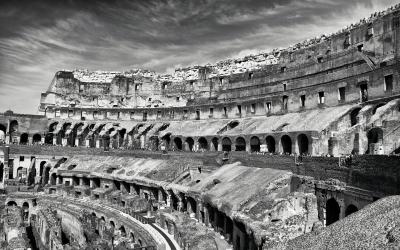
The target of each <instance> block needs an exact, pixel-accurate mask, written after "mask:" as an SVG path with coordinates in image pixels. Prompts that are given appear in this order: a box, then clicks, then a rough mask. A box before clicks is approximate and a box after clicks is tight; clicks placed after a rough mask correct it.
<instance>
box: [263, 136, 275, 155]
mask: <svg viewBox="0 0 400 250" xmlns="http://www.w3.org/2000/svg"><path fill="white" fill-rule="evenodd" d="M265 142H266V143H267V149H268V152H269V153H275V139H274V137H272V136H270V135H269V136H267V138H266V139H265Z"/></svg>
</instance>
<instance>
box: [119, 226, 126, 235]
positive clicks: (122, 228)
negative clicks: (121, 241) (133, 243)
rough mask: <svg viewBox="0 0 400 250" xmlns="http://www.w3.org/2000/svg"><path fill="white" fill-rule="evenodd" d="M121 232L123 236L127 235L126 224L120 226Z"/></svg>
mask: <svg viewBox="0 0 400 250" xmlns="http://www.w3.org/2000/svg"><path fill="white" fill-rule="evenodd" d="M119 232H120V234H121V236H122V237H126V230H125V227H124V226H121V227H120V228H119Z"/></svg>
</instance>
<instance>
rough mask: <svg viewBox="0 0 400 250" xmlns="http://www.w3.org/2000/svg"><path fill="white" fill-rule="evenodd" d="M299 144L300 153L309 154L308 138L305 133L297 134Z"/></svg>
mask: <svg viewBox="0 0 400 250" xmlns="http://www.w3.org/2000/svg"><path fill="white" fill-rule="evenodd" d="M297 146H298V148H299V154H301V155H302V154H308V153H309V152H308V138H307V136H306V135H305V134H299V135H298V136H297Z"/></svg>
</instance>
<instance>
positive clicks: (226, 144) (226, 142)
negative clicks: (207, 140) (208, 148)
mask: <svg viewBox="0 0 400 250" xmlns="http://www.w3.org/2000/svg"><path fill="white" fill-rule="evenodd" d="M231 150H232V141H231V139H229V138H228V137H224V138H222V151H231Z"/></svg>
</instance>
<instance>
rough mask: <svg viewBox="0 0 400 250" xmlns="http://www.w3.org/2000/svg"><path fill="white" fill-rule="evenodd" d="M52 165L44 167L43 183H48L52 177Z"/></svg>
mask: <svg viewBox="0 0 400 250" xmlns="http://www.w3.org/2000/svg"><path fill="white" fill-rule="evenodd" d="M50 168H51V167H50V166H48V167H46V168H45V169H44V175H43V177H44V178H43V185H46V184H47V183H48V182H49V178H50Z"/></svg>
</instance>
